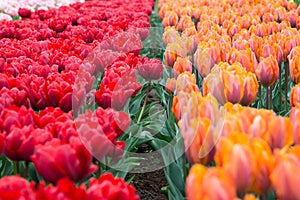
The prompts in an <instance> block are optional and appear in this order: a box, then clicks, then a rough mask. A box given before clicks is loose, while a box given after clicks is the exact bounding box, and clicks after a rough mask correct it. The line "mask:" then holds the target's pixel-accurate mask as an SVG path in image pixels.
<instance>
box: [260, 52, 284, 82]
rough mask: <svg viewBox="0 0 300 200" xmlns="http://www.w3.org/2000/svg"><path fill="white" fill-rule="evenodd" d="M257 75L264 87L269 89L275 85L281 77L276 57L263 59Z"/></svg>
mask: <svg viewBox="0 0 300 200" xmlns="http://www.w3.org/2000/svg"><path fill="white" fill-rule="evenodd" d="M255 73H256V75H257V77H258V80H259V81H260V82H261V84H262V85H263V86H266V87H268V86H271V85H273V84H274V83H275V82H276V80H277V78H278V76H279V67H278V64H277V60H276V59H275V57H274V56H273V55H271V56H269V57H267V58H265V59H262V60H261V61H260V62H259V64H258V66H257V68H256V70H255Z"/></svg>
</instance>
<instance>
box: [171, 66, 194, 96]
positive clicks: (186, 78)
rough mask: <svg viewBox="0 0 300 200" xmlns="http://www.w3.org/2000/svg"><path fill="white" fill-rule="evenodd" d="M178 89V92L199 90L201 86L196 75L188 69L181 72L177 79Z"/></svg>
mask: <svg viewBox="0 0 300 200" xmlns="http://www.w3.org/2000/svg"><path fill="white" fill-rule="evenodd" d="M176 91H177V93H178V94H179V93H180V92H188V93H191V92H193V91H195V92H199V88H198V86H197V85H196V78H195V75H194V74H191V73H190V72H187V71H185V72H183V73H181V74H179V75H178V77H177V80H176Z"/></svg>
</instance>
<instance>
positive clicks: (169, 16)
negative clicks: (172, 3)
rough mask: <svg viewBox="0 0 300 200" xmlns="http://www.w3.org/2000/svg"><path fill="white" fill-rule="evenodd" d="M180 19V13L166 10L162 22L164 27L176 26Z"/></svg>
mask: <svg viewBox="0 0 300 200" xmlns="http://www.w3.org/2000/svg"><path fill="white" fill-rule="evenodd" d="M178 20H179V19H178V15H177V14H176V13H175V12H173V11H169V12H166V14H165V16H164V18H163V20H162V24H163V26H164V27H167V26H176V25H177V23H178Z"/></svg>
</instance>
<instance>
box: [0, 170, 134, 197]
mask: <svg viewBox="0 0 300 200" xmlns="http://www.w3.org/2000/svg"><path fill="white" fill-rule="evenodd" d="M0 198H1V199H20V198H22V199H28V200H34V199H38V200H52V199H72V200H77V199H78V200H84V199H92V200H96V199H133V200H136V199H139V196H138V195H136V194H135V189H134V187H133V186H132V185H128V184H127V183H126V182H125V181H124V180H122V179H120V178H114V177H113V176H112V175H111V174H105V175H102V176H101V177H100V178H99V179H95V178H91V179H90V181H89V185H88V188H86V186H85V185H84V184H82V185H80V186H76V185H75V184H74V183H73V182H72V181H70V180H69V179H66V178H64V179H61V180H59V181H58V183H57V185H56V186H52V185H45V184H44V183H39V184H35V183H33V182H28V181H27V180H26V179H24V178H21V177H19V176H8V177H4V178H2V179H0Z"/></svg>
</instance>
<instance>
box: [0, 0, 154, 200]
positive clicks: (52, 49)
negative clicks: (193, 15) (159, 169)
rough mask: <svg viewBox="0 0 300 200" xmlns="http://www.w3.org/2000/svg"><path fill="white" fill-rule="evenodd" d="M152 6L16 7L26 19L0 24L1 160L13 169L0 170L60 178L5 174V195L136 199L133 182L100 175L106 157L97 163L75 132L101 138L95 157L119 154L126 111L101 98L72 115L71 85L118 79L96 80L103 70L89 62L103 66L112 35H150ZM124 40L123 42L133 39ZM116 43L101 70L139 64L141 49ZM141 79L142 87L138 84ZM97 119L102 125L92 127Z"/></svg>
mask: <svg viewBox="0 0 300 200" xmlns="http://www.w3.org/2000/svg"><path fill="white" fill-rule="evenodd" d="M57 5H58V4H57ZM152 7H153V2H152V1H147V2H143V4H142V3H141V2H140V1H138V0H137V1H134V2H133V1H130V4H129V2H128V1H119V0H113V1H107V2H103V1H89V2H84V3H75V4H71V5H70V6H62V7H59V8H55V9H49V10H37V11H34V12H32V11H31V10H30V9H26V8H24V9H19V11H18V12H19V15H20V16H21V17H22V20H15V21H5V20H4V21H2V22H1V23H0V26H1V33H0V43H1V49H0V57H1V59H0V60H1V64H0V65H1V67H0V72H1V73H0V77H1V78H0V99H1V105H0V115H1V120H0V131H1V134H0V141H1V142H0V143H1V145H0V146H1V148H0V149H1V154H2V153H3V154H4V155H3V156H2V157H1V159H2V165H1V167H6V168H7V170H8V171H5V169H6V168H5V169H4V168H1V171H2V172H1V174H2V173H3V174H2V176H4V175H9V174H19V175H22V176H23V177H24V178H27V179H30V180H34V181H37V182H38V181H42V180H43V181H46V182H47V183H53V184H55V185H56V186H51V185H49V186H46V185H45V183H43V182H40V183H33V182H31V183H29V182H27V181H26V180H25V179H22V178H21V177H18V176H11V177H9V176H8V177H5V178H2V179H0V182H1V183H0V185H2V186H0V190H1V192H0V196H1V198H3V199H14V198H15V199H17V198H25V199H58V198H64V199H65V198H70V199H103V198H107V199H121V198H125V199H139V197H138V195H137V194H136V193H135V190H134V188H133V186H131V185H128V184H127V183H125V182H124V181H123V180H122V179H118V178H114V177H112V175H109V174H105V175H101V176H100V171H102V169H101V168H102V166H101V163H100V162H99V163H98V162H96V159H95V158H94V157H93V156H94V155H91V153H90V152H89V151H88V150H87V149H86V147H85V146H84V144H83V143H82V141H81V137H82V136H80V135H79V134H78V130H79V132H80V130H81V129H84V133H86V135H85V136H87V137H90V136H91V135H89V134H93V137H95V138H96V139H98V142H96V143H95V144H92V147H94V148H97V151H98V152H99V154H97V155H96V156H99V155H100V154H101V156H103V157H104V156H107V155H109V156H111V157H114V158H115V159H117V160H118V159H120V156H122V154H120V153H119V150H123V149H124V148H125V143H124V141H122V140H118V141H117V138H118V137H120V136H121V135H122V134H123V132H124V131H125V130H126V129H127V128H128V126H129V124H130V118H129V117H128V114H127V113H125V112H121V111H117V110H115V109H112V108H107V107H108V106H103V105H102V104H100V105H101V106H103V107H98V108H97V109H96V110H95V111H87V112H86V113H81V115H80V116H79V117H78V120H77V121H74V120H73V117H74V114H75V110H73V111H72V102H73V104H76V103H78V104H80V102H78V101H79V99H80V98H79V97H78V98H79V99H77V100H78V101H76V97H77V96H76V94H77V93H76V92H77V91H76V89H75V91H74V87H75V86H76V81H78V82H77V83H82V84H85V83H86V82H80V81H85V80H88V81H89V82H88V83H86V84H89V85H86V89H87V90H88V89H91V86H92V85H93V84H95V83H96V84H98V85H100V86H99V87H100V88H102V87H103V86H104V85H106V84H108V85H112V84H113V83H112V81H114V80H110V79H109V78H104V80H103V81H102V83H101V82H95V83H94V79H93V76H94V75H95V76H96V74H97V72H99V71H97V72H96V71H85V70H83V69H86V68H85V67H84V66H86V65H89V66H92V68H93V69H96V70H98V67H99V66H100V65H99V62H100V61H101V62H102V60H101V55H98V56H97V54H96V53H97V52H98V51H97V48H96V47H99V46H100V44H105V42H107V41H109V40H110V38H114V37H122V36H124V34H125V33H126V32H130V33H132V34H133V35H134V36H135V38H134V39H135V40H136V42H138V43H141V39H143V37H146V36H147V29H148V28H149V16H148V15H149V14H151V11H152ZM49 8H50V7H49ZM123 33H124V34H123ZM123 39H124V42H126V41H127V40H129V39H130V38H128V37H123ZM119 45H120V46H118V45H117V44H115V45H114V47H116V48H118V47H119V49H114V51H115V52H116V53H118V52H120V53H119V54H118V56H117V58H118V59H117V60H113V61H112V62H111V63H107V64H106V65H105V66H102V68H101V70H100V71H102V72H103V71H105V74H106V75H107V74H109V73H113V72H114V73H115V74H119V75H121V74H122V70H123V68H122V65H125V66H126V67H128V68H133V69H134V68H135V67H136V65H137V63H140V62H141V63H144V62H145V58H142V57H140V56H139V55H138V54H139V50H140V49H134V50H135V54H133V53H130V52H129V53H127V52H128V51H127V50H126V49H124V48H123V46H122V44H119ZM139 48H140V47H139ZM95 52H96V53H95ZM97 59H98V60H97ZM99 59H100V60H99ZM120 63H121V64H122V65H121V64H120ZM110 65H111V66H110ZM126 70H127V68H126ZM110 71H111V72H110ZM112 71H113V72H112ZM82 72H84V73H82ZM81 78H82V79H81ZM95 81H97V80H95ZM124 81H126V80H124ZM126 83H127V82H126ZM136 86H137V87H135V88H136V90H137V91H138V89H139V88H140V86H139V84H138V83H136ZM109 107H110V106H109ZM73 108H74V109H75V108H77V107H76V106H73ZM118 110H119V109H118ZM91 116H92V117H91ZM89 117H91V118H89ZM94 117H96V118H94ZM89 119H90V121H88V120H89ZM94 119H96V121H93V120H94ZM93 123H96V124H97V125H98V126H99V129H94V127H90V128H89V126H91V125H92V124H93ZM104 140H105V141H106V142H105V141H104ZM101 142H102V143H101ZM95 164H96V165H95ZM91 176H96V177H97V178H92V179H91ZM83 181H85V182H86V183H87V182H89V183H87V188H86V186H85V185H84V184H82V185H81V186H75V185H74V184H75V183H82V182H83ZM5 185H6V186H5ZM67 188H69V189H68V190H66V189H67ZM71 188H73V189H74V190H73V189H71ZM116 191H117V192H116ZM2 195H3V196H2Z"/></svg>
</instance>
